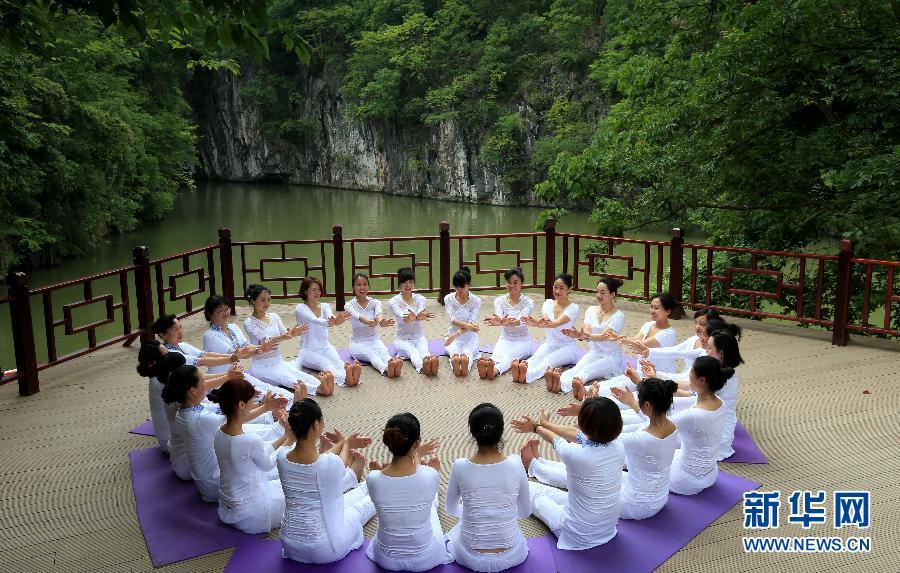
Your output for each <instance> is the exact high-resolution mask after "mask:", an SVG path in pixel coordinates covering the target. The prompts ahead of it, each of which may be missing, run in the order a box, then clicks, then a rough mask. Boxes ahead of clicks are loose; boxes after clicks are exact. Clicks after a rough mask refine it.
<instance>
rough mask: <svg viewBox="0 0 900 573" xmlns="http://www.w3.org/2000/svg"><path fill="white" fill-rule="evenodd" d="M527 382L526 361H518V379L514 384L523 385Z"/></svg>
mask: <svg viewBox="0 0 900 573" xmlns="http://www.w3.org/2000/svg"><path fill="white" fill-rule="evenodd" d="M527 381H528V361H527V360H519V379H518V380H516V382H519V383H521V384H525V383H526V382H527Z"/></svg>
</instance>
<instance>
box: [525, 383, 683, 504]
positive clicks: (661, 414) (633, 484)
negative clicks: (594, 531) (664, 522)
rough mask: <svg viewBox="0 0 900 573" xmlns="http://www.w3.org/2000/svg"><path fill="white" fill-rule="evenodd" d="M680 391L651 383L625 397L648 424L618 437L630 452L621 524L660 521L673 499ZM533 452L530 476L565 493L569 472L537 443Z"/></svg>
mask: <svg viewBox="0 0 900 573" xmlns="http://www.w3.org/2000/svg"><path fill="white" fill-rule="evenodd" d="M677 389H678V385H677V384H676V383H675V382H672V381H671V380H660V379H659V378H648V379H646V380H643V381H641V382H640V383H639V384H638V394H637V397H635V396H634V395H632V394H631V393H628V392H625V391H624V390H622V389H619V388H617V389H616V390H617V391H621V392H625V394H627V396H626V395H625V394H623V395H622V396H623V398H622V399H623V400H624V401H625V402H626V403H627V406H628V407H631V408H638V409H639V411H640V412H641V415H642V417H643V419H644V420H646V421H645V422H643V423H642V424H641V425H640V428H639V430H640V431H633V432H626V431H624V428H623V431H622V433H621V434H620V435H619V441H621V442H622V446H623V447H624V448H625V467H626V468H627V471H624V472H622V490H621V493H620V497H619V501H620V511H621V518H622V519H647V518H648V517H652V516H654V515H656V514H657V513H658V512H659V510H661V509H662V508H663V506H665V505H666V502H667V501H668V499H669V475H670V472H671V468H672V459H673V457H674V455H675V450H676V449H677V448H678V447H679V443H680V442H679V441H678V431H677V430H678V428H677V426H676V425H675V423H674V422H672V421H671V420H670V419H669V418H668V414H669V412H670V409H671V407H672V398H673V396H674V394H675V391H676V390H677ZM580 410H581V404H578V403H573V404H570V405H569V407H567V408H561V409H560V410H559V411H558V412H557V413H559V414H560V415H562V416H577V415H578V413H579V412H580ZM529 446H532V451H531V452H529V453H528V454H527V455H529V456H532V457H533V458H534V459H533V460H532V462H531V475H533V476H534V477H535V478H537V479H538V480H540V481H541V482H543V483H546V484H549V485H553V486H556V487H566V469H565V466H564V465H563V464H561V463H560V462H555V461H551V460H546V459H543V458H539V457H538V453H537V447H536V446H537V444H536V442H535V441H532V442H529V443H528V444H526V448H528V447H529Z"/></svg>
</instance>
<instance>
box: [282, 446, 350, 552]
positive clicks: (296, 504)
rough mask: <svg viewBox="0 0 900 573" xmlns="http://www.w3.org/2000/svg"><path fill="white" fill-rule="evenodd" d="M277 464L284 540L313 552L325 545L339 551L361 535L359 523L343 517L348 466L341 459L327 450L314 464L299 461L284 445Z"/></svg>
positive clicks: (343, 550) (346, 549)
mask: <svg viewBox="0 0 900 573" xmlns="http://www.w3.org/2000/svg"><path fill="white" fill-rule="evenodd" d="M277 464H278V476H279V477H280V478H281V488H282V489H283V490H284V502H285V509H284V517H283V518H282V520H281V539H283V540H287V541H289V542H290V543H291V545H292V546H294V547H297V548H305V549H307V550H308V551H309V552H310V553H313V554H318V553H320V552H321V551H320V550H321V548H322V546H328V547H330V548H331V551H333V552H335V553H337V554H340V553H346V552H347V551H348V550H349V549H350V547H351V545H353V544H354V542H355V541H356V540H357V539H361V538H362V534H363V532H362V526H361V525H359V522H358V521H356V520H351V521H352V527H349V526H348V523H349V522H348V521H346V520H345V519H344V483H343V480H344V476H345V474H346V467H345V466H344V462H342V461H341V458H339V457H338V456H336V455H334V454H332V453H330V452H325V453H323V454H320V455H319V457H318V459H317V460H316V461H315V462H314V463H312V464H298V463H296V462H292V461H290V460H288V459H287V450H286V449H284V448H282V449H281V451H279V452H278V456H277Z"/></svg>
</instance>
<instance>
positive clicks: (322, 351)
mask: <svg viewBox="0 0 900 573" xmlns="http://www.w3.org/2000/svg"><path fill="white" fill-rule="evenodd" d="M322 290H323V288H322V283H321V282H319V279H317V278H315V277H306V278H305V279H303V280H302V281H301V282H300V298H302V299H303V302H301V303H298V304H297V306H295V307H294V316H295V317H296V318H297V324H300V325H303V326H306V327H308V328H309V332H308V333H307V335H306V336H304V337H303V338H301V339H300V353H299V354H298V355H297V362H296V364H297V368H310V369H312V370H318V371H320V372H328V373H330V374H331V375H332V376H334V381H335V382H336V383H337V385H338V386H356V385H357V384H359V374H360V373H361V372H362V366H361V365H360V364H359V362H355V363H353V364H350V363H349V362H344V361H343V360H341V357H340V355H339V354H338V351H337V348H335V347H334V345H333V344H331V342H329V341H328V329H329V328H331V327H333V326H338V325H339V324H343V323H344V322H346V321H347V320H349V319H350V313H349V312H347V311H345V310H344V311H341V312H339V313H337V314H334V313H333V312H331V306H330V305H329V304H328V303H326V302H322Z"/></svg>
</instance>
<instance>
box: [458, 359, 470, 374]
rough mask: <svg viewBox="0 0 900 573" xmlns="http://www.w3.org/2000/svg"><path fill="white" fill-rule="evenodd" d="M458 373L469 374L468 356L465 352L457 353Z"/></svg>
mask: <svg viewBox="0 0 900 573" xmlns="http://www.w3.org/2000/svg"><path fill="white" fill-rule="evenodd" d="M459 375H460V376H468V375H469V357H468V356H466V355H465V354H460V355H459Z"/></svg>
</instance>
